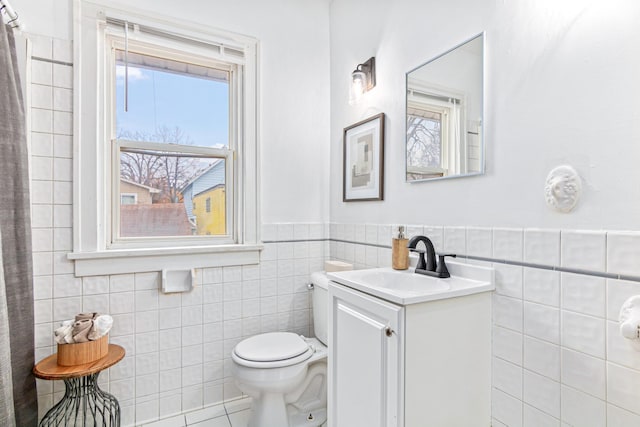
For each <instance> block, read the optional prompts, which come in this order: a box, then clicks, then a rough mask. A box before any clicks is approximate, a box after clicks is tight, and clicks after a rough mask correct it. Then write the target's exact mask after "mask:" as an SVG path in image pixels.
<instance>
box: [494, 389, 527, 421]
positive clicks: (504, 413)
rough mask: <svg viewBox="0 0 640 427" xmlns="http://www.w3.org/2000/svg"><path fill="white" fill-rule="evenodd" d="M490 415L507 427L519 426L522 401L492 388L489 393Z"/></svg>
mask: <svg viewBox="0 0 640 427" xmlns="http://www.w3.org/2000/svg"><path fill="white" fill-rule="evenodd" d="M491 415H492V416H493V417H494V418H495V419H497V420H498V421H500V422H502V423H504V424H505V425H507V426H509V427H521V426H522V401H521V400H518V399H516V398H515V397H513V396H509V395H508V394H506V393H503V392H501V391H500V390H498V389H496V388H494V389H493V391H492V393H491Z"/></svg>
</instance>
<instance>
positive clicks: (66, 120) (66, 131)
mask: <svg viewBox="0 0 640 427" xmlns="http://www.w3.org/2000/svg"><path fill="white" fill-rule="evenodd" d="M34 130H35V129H34ZM53 133H55V134H58V135H73V114H72V113H69V112H66V111H53Z"/></svg>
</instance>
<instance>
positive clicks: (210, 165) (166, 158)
mask: <svg viewBox="0 0 640 427" xmlns="http://www.w3.org/2000/svg"><path fill="white" fill-rule="evenodd" d="M225 168H226V165H225V160H224V159H217V158H201V157H194V156H189V155H183V154H179V153H168V152H167V153H157V152H144V151H142V150H132V149H127V148H123V149H122V150H121V153H120V200H121V204H120V234H119V235H120V237H160V236H163V237H176V236H193V235H225V234H226V227H227V225H226V193H225V176H226V170H225ZM128 195H135V197H134V198H135V204H128V202H129V201H130V198H129V199H126V196H128ZM125 199H126V201H125Z"/></svg>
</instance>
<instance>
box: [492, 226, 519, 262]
mask: <svg viewBox="0 0 640 427" xmlns="http://www.w3.org/2000/svg"><path fill="white" fill-rule="evenodd" d="M523 250H524V243H523V231H522V230H521V229H516V228H494V229H493V257H494V258H496V259H502V260H507V261H522V252H523Z"/></svg>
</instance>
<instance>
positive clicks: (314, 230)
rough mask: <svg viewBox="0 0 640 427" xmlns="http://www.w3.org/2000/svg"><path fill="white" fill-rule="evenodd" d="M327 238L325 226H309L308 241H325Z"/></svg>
mask: <svg viewBox="0 0 640 427" xmlns="http://www.w3.org/2000/svg"><path fill="white" fill-rule="evenodd" d="M328 237H329V236H328V235H327V233H326V229H325V225H324V224H323V223H314V224H309V238H310V239H326V238H328Z"/></svg>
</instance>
